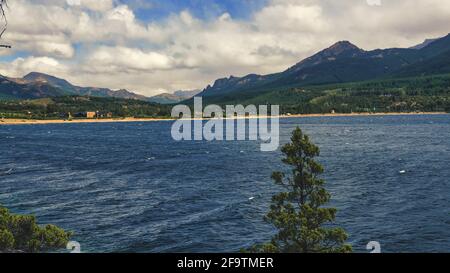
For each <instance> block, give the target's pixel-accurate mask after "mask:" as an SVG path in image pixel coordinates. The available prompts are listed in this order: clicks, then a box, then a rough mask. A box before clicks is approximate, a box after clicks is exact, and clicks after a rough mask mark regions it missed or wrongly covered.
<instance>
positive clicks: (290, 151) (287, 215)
mask: <svg viewBox="0 0 450 273" xmlns="http://www.w3.org/2000/svg"><path fill="white" fill-rule="evenodd" d="M282 152H283V154H284V155H285V158H283V160H282V161H283V163H285V164H287V165H289V166H292V175H291V176H289V177H286V175H285V174H284V173H282V172H274V173H273V174H272V179H273V180H274V181H275V184H277V185H280V186H282V187H284V188H285V189H286V192H281V193H279V194H277V195H275V196H273V197H272V204H271V206H270V211H269V213H268V214H267V215H266V217H265V220H266V221H267V222H268V223H271V224H273V225H274V226H275V227H276V228H277V229H278V233H277V234H276V235H275V236H274V237H273V238H272V240H271V242H270V243H267V244H263V245H257V246H254V247H252V248H251V249H250V250H249V251H250V252H269V253H277V252H281V253H342V252H343V253H346V252H351V251H352V247H351V246H350V245H348V244H346V243H345V241H346V240H347V237H348V236H347V234H346V232H345V231H344V230H343V229H342V228H339V227H335V226H333V222H334V220H335V217H336V212H337V210H336V209H335V208H327V207H323V206H324V205H326V204H327V203H328V202H329V201H330V198H331V195H330V194H329V193H328V192H327V191H326V190H325V188H324V184H325V181H324V180H323V179H320V178H319V176H320V175H321V174H322V173H323V172H324V169H323V167H322V166H321V165H320V164H319V163H317V162H316V161H315V160H314V158H315V157H317V156H319V153H320V151H319V148H318V147H317V146H315V145H314V144H313V143H311V141H310V139H309V137H308V136H307V135H305V134H303V132H302V130H301V129H300V128H298V127H297V129H296V130H295V131H294V132H293V133H292V137H291V143H288V144H286V145H285V146H283V147H282Z"/></svg>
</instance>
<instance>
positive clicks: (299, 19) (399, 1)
mask: <svg viewBox="0 0 450 273" xmlns="http://www.w3.org/2000/svg"><path fill="white" fill-rule="evenodd" d="M71 1H76V0H71ZM367 1H368V0H346V1H328V0H303V1H298V0H272V1H270V2H269V3H268V5H267V6H266V7H264V8H262V9H261V10H259V11H256V12H255V13H254V14H253V16H251V17H250V18H249V19H248V20H242V19H235V18H233V17H232V16H231V15H230V14H228V13H225V14H223V15H221V16H219V17H217V18H215V19H214V18H213V19H208V20H202V19H199V18H196V17H195V16H193V15H192V14H191V13H189V12H188V11H182V12H180V13H179V14H171V15H170V16H168V17H167V18H166V19H163V20H160V21H151V22H142V21H139V20H138V19H137V18H136V15H135V14H134V12H133V10H132V8H131V7H130V6H127V5H124V4H120V1H113V0H102V1H100V0H80V2H79V3H80V5H73V2H72V5H68V2H67V1H63V0H33V1H31V0H15V1H12V2H11V5H10V6H11V8H10V10H9V19H10V28H9V30H8V32H7V33H6V34H5V36H4V38H5V39H6V42H8V43H10V44H12V45H13V48H14V51H11V52H12V53H14V52H19V51H20V52H27V54H28V56H29V57H27V58H23V59H17V60H15V61H13V62H11V63H10V66H11V67H13V69H10V71H13V72H14V73H22V72H23V73H24V74H25V73H28V72H30V71H32V70H39V71H42V70H43V69H45V70H47V72H49V71H50V70H52V71H54V72H55V73H58V75H60V76H64V77H66V78H67V79H69V80H71V81H73V82H74V83H77V84H83V85H91V86H92V85H97V86H101V87H109V88H130V89H132V90H134V91H139V92H141V93H144V94H147V95H151V94H155V93H157V92H159V91H162V90H163V91H171V90H177V89H193V88H202V87H204V86H206V85H207V84H209V83H211V82H212V81H213V80H214V79H216V78H219V77H224V76H227V75H230V74H233V75H244V74H247V73H271V72H278V71H280V70H283V69H286V68H287V67H289V66H290V65H293V64H294V63H296V62H298V61H300V60H301V59H303V58H305V57H307V56H309V55H311V54H313V53H315V52H316V51H318V50H321V49H323V48H324V47H327V46H329V45H331V44H332V43H334V42H336V41H338V40H350V41H352V42H354V43H355V44H357V45H358V46H361V47H362V48H364V49H374V48H384V47H408V46H411V45H414V44H416V43H419V42H421V41H422V40H423V39H425V38H433V37H439V36H443V35H445V34H447V33H448V32H449V30H448V25H449V23H450V1H441V0H392V1H383V2H382V3H381V5H378V2H374V0H370V4H372V5H368V2H367ZM133 3H135V5H138V6H140V5H142V1H134V2H133ZM146 8H151V6H148V5H147V6H146ZM4 65H5V64H3V65H2V67H3V68H4ZM58 67H61V69H58ZM27 69H29V71H26V70H27ZM1 71H2V73H4V74H9V72H8V71H7V70H5V69H3V70H1ZM43 72H44V71H43Z"/></svg>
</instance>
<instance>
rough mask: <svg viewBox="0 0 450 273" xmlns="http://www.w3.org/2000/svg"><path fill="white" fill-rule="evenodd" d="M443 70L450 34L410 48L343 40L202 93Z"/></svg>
mask: <svg viewBox="0 0 450 273" xmlns="http://www.w3.org/2000/svg"><path fill="white" fill-rule="evenodd" d="M443 73H450V34H449V35H447V36H445V37H443V38H439V39H429V40H426V41H425V42H424V43H422V44H420V45H417V46H415V47H411V48H389V49H376V50H371V51H365V50H363V49H361V48H359V47H357V46H356V45H354V44H352V43H350V42H348V41H340V42H337V43H336V44H334V45H332V46H331V47H329V48H327V49H324V50H322V51H320V52H318V53H317V54H315V55H313V56H311V57H309V58H306V59H304V60H302V61H300V62H299V63H297V64H295V65H294V66H292V67H290V68H288V69H287V70H285V71H283V72H280V73H274V74H269V75H257V74H249V75H247V76H244V77H234V76H230V77H228V78H222V79H218V80H216V81H215V82H214V84H213V85H212V86H211V85H209V86H208V87H206V88H205V89H204V90H203V91H202V92H201V93H200V94H199V96H202V97H204V98H207V99H208V98H209V99H210V101H220V100H226V99H229V98H230V97H232V98H248V97H251V96H254V95H260V94H261V93H264V92H269V91H273V90H284V89H289V88H294V87H303V86H313V85H325V84H334V83H348V82H360V81H367V80H375V79H384V78H399V77H413V76H423V75H433V74H443Z"/></svg>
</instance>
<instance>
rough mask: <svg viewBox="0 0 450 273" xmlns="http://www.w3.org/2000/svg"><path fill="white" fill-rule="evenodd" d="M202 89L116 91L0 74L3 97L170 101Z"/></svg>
mask: <svg viewBox="0 0 450 273" xmlns="http://www.w3.org/2000/svg"><path fill="white" fill-rule="evenodd" d="M200 91H201V90H192V91H176V92H175V93H174V94H169V93H164V94H160V95H157V96H153V97H146V96H143V95H138V94H136V93H133V92H130V91H128V90H125V89H121V90H117V91H114V90H111V89H108V88H96V87H80V86H76V85H73V84H71V83H70V82H68V81H67V80H64V79H61V78H57V77H54V76H51V75H47V74H44V73H38V72H31V73H29V74H27V75H25V76H24V77H23V78H9V77H5V76H1V75H0V99H1V98H3V99H40V98H51V97H61V96H71V95H72V96H73V95H77V96H91V97H104V98H121V99H134V100H142V101H148V102H156V103H160V104H171V103H177V102H180V101H183V100H186V99H189V98H191V97H193V96H195V95H196V94H198V93H199V92H200Z"/></svg>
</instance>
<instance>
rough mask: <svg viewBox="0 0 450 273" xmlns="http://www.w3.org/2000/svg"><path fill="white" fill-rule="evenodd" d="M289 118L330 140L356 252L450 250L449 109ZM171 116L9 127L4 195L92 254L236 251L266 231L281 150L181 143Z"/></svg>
mask: <svg viewBox="0 0 450 273" xmlns="http://www.w3.org/2000/svg"><path fill="white" fill-rule="evenodd" d="M281 123H282V125H281V134H282V136H281V139H282V142H283V143H285V142H287V141H288V137H289V134H290V132H291V131H292V130H293V129H294V128H295V126H297V125H299V126H301V127H302V128H303V129H304V130H305V131H306V132H307V133H308V134H310V135H311V137H312V139H313V141H314V142H315V143H316V144H317V145H319V146H320V147H321V151H322V154H321V157H320V158H319V160H320V162H321V163H323V165H324V166H325V167H326V173H325V175H324V177H325V178H326V180H327V182H328V184H327V188H328V190H329V191H331V192H332V195H333V201H332V205H334V206H336V207H337V208H338V209H339V213H338V215H337V223H338V224H339V225H341V226H342V227H344V228H345V229H346V230H347V231H348V233H349V234H350V240H349V241H350V243H352V244H353V246H354V249H355V250H356V251H364V252H366V250H365V246H366V244H367V243H368V242H369V241H372V240H376V241H379V242H380V243H381V245H382V251H385V252H449V251H450V202H449V196H450V168H449V167H450V140H449V137H450V116H448V115H439V116H383V117H324V118H301V119H295V118H293V119H283V120H282V121H281ZM171 124H172V123H171V122H169V121H164V122H147V123H111V124H106V123H105V124H53V125H20V126H0V147H1V148H0V164H1V165H0V203H2V204H3V205H5V206H7V207H8V208H10V209H11V210H12V211H13V212H15V213H25V214H30V213H33V214H35V215H36V216H37V217H38V219H39V221H40V223H41V224H46V223H53V224H57V225H59V226H61V227H63V228H65V229H68V230H72V231H74V232H75V234H76V235H75V238H74V239H75V240H77V241H79V242H80V243H81V245H82V251H86V252H116V251H123V252H225V251H227V252H228V251H231V252H233V251H239V249H240V248H242V247H247V246H249V245H251V244H253V243H256V242H262V241H266V240H268V239H269V238H270V237H271V235H272V234H273V231H274V230H273V229H272V227H271V226H270V225H267V224H266V223H264V221H263V220H262V218H263V215H264V214H265V213H266V211H267V209H268V206H269V202H270V198H271V195H272V194H273V193H275V192H277V191H278V190H279V189H278V188H277V187H276V186H274V185H273V184H272V182H271V181H270V174H271V172H272V171H275V170H282V169H283V168H284V167H283V166H282V164H281V163H280V159H281V153H280V152H279V151H277V152H260V149H259V148H260V146H259V143H257V142H248V141H244V142H175V141H173V140H172V139H171V136H170V128H171ZM401 170H406V173H405V174H400V173H399V172H400V171H401ZM250 197H255V198H254V199H253V200H249V198H250Z"/></svg>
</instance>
